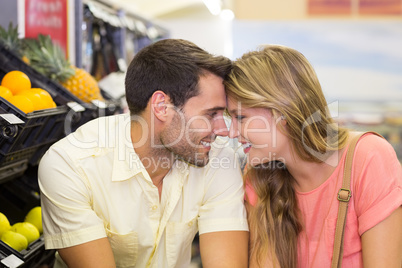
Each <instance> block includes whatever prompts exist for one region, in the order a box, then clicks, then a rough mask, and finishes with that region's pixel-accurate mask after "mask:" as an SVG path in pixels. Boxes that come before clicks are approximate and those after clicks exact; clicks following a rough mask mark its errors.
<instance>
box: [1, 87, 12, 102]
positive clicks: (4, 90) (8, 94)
mask: <svg viewBox="0 0 402 268" xmlns="http://www.w3.org/2000/svg"><path fill="white" fill-rule="evenodd" d="M12 96H13V93H12V92H11V90H9V89H8V88H6V87H3V86H0V97H2V98H3V99H6V100H9V99H10V98H11V97H12Z"/></svg>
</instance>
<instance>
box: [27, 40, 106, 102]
mask: <svg viewBox="0 0 402 268" xmlns="http://www.w3.org/2000/svg"><path fill="white" fill-rule="evenodd" d="M24 43H25V46H24V47H25V50H24V51H25V55H26V56H27V57H28V58H29V61H30V66H31V67H32V68H34V69H35V70H36V71H38V72H40V73H41V74H43V75H45V76H46V77H48V78H50V79H52V80H55V81H56V82H58V83H59V84H61V85H62V86H63V87H65V88H66V89H67V90H69V91H70V92H71V93H72V94H74V95H75V96H76V97H78V98H79V99H81V100H82V101H84V102H90V101H92V100H103V97H102V95H101V92H100V89H99V87H98V83H97V81H96V80H95V79H94V78H93V77H92V76H91V75H90V74H89V73H88V72H86V71H85V70H83V69H80V68H77V67H75V66H72V65H71V64H70V63H69V61H68V60H67V59H66V58H65V56H64V53H63V51H62V50H61V48H60V46H58V45H57V44H54V43H53V42H52V40H51V39H50V36H48V35H41V34H40V35H38V39H25V40H24Z"/></svg>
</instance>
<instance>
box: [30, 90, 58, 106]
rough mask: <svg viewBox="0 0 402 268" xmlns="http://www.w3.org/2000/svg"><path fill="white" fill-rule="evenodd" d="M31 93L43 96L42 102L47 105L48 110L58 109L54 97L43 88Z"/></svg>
mask: <svg viewBox="0 0 402 268" xmlns="http://www.w3.org/2000/svg"><path fill="white" fill-rule="evenodd" d="M30 91H32V92H35V93H38V94H39V95H40V96H41V98H42V100H43V101H44V102H45V103H46V108H54V107H56V106H55V103H54V101H53V98H52V96H51V95H50V94H49V92H47V91H46V90H44V89H41V88H31V89H30Z"/></svg>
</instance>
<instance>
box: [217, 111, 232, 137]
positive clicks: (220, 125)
mask: <svg viewBox="0 0 402 268" xmlns="http://www.w3.org/2000/svg"><path fill="white" fill-rule="evenodd" d="M214 134H215V135H217V136H223V137H226V136H228V135H229V129H228V126H227V125H226V123H225V119H224V117H223V116H220V117H218V118H216V119H215V122H214Z"/></svg>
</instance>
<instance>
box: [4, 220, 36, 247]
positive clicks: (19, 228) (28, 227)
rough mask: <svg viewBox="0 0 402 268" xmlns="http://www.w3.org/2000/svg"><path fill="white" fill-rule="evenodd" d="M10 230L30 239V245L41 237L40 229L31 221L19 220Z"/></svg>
mask: <svg viewBox="0 0 402 268" xmlns="http://www.w3.org/2000/svg"><path fill="white" fill-rule="evenodd" d="M10 231H13V232H16V233H19V234H22V235H23V236H25V238H26V239H27V241H28V245H29V244H31V243H32V242H33V241H35V240H36V239H38V238H39V237H40V234H39V231H38V229H37V228H36V227H35V225H33V224H32V223H29V222H17V223H15V224H13V226H11V228H10Z"/></svg>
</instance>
